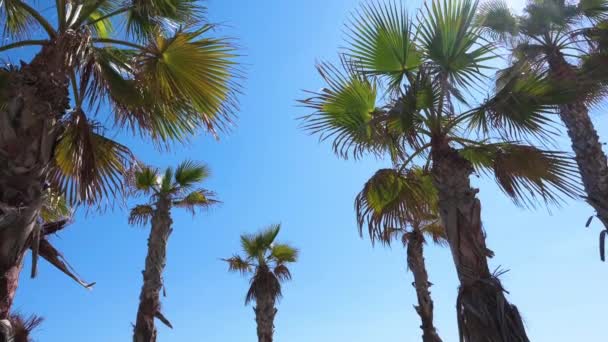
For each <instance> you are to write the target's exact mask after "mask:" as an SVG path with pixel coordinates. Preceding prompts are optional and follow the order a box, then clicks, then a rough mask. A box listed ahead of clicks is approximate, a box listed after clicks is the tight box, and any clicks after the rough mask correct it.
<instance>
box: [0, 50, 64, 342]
mask: <svg viewBox="0 0 608 342" xmlns="http://www.w3.org/2000/svg"><path fill="white" fill-rule="evenodd" d="M62 56H63V54H62V53H61V49H59V48H57V47H56V46H46V47H44V48H43V49H42V50H41V52H40V53H39V54H38V55H37V56H36V57H35V58H34V60H33V61H32V63H30V64H22V66H21V68H20V69H18V70H17V69H11V70H8V71H6V70H5V71H3V72H2V73H3V75H2V76H3V78H4V79H5V80H6V83H5V87H3V88H2V89H0V98H2V99H3V102H4V103H3V104H4V105H3V106H2V107H0V320H7V319H8V316H9V312H10V309H11V305H12V303H13V298H14V295H15V291H16V289H17V284H18V280H19V272H20V270H21V262H22V260H23V256H24V254H25V252H26V251H27V249H28V245H27V244H28V241H29V240H30V238H31V235H32V232H33V231H34V229H35V227H36V224H37V219H38V216H39V213H40V208H41V205H42V196H43V191H44V186H45V185H44V184H45V182H46V181H47V179H46V177H47V173H48V166H49V164H50V163H51V159H52V157H53V148H54V146H55V143H56V141H57V137H58V136H59V133H60V132H59V129H58V119H59V118H60V117H61V116H63V115H64V114H65V112H66V109H67V108H68V107H69V98H68V90H67V78H66V77H65V74H64V73H63V71H62V70H63V69H64V64H65V63H64V60H63V58H62ZM0 335H2V334H0ZM1 338H8V337H7V336H0V340H1Z"/></svg>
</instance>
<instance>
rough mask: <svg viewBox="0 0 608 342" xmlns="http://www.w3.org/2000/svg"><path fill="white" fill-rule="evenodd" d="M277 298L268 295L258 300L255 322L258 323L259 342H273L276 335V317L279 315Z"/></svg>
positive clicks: (255, 308) (254, 309) (255, 309)
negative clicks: (276, 306) (276, 304)
mask: <svg viewBox="0 0 608 342" xmlns="http://www.w3.org/2000/svg"><path fill="white" fill-rule="evenodd" d="M274 305H275V298H274V296H273V295H272V294H270V293H267V294H263V295H261V296H259V298H256V306H255V307H254V308H253V311H254V312H255V321H256V323H257V333H258V342H272V337H273V334H274V317H275V315H276V314H277V309H276V308H275V306H274Z"/></svg>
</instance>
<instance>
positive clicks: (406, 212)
mask: <svg viewBox="0 0 608 342" xmlns="http://www.w3.org/2000/svg"><path fill="white" fill-rule="evenodd" d="M411 184H416V185H417V186H416V188H415V189H413V188H412V187H411V186H410V185H411ZM414 201H415V202H417V203H416V205H413V206H412V205H410V203H412V202H414ZM355 208H356V212H357V221H358V223H359V233H360V234H363V226H364V225H367V228H368V231H369V236H370V239H371V241H372V244H373V243H374V242H375V241H376V240H379V241H380V242H382V243H383V244H386V245H390V244H391V242H392V241H393V240H394V239H399V240H401V242H402V243H403V246H405V247H407V267H408V269H410V270H411V271H412V273H413V275H414V287H415V288H416V295H417V297H418V306H415V309H416V312H417V313H418V315H419V316H420V319H421V320H422V325H421V328H422V333H423V334H422V341H424V342H441V338H440V337H439V334H438V333H437V329H436V328H435V325H434V324H433V300H432V299H431V292H430V290H429V289H430V287H431V283H430V281H429V276H428V273H427V270H426V265H425V262H424V252H423V244H424V243H425V241H426V240H427V238H428V239H431V240H432V241H434V242H435V243H437V244H439V245H446V243H447V242H446V240H445V230H444V229H443V226H442V225H441V219H440V218H439V214H438V212H437V210H438V208H437V190H435V186H434V185H433V180H432V178H431V176H430V174H429V173H428V172H426V171H424V170H423V169H420V168H414V169H411V170H400V169H382V170H379V171H378V172H376V173H375V174H374V175H373V176H372V178H370V179H369V180H368V181H367V183H365V186H364V187H363V190H361V192H359V194H358V195H357V198H356V200H355Z"/></svg>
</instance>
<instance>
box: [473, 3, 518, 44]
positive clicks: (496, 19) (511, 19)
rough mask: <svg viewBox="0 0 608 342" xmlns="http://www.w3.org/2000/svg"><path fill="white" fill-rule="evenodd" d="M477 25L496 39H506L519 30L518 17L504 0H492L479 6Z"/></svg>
mask: <svg viewBox="0 0 608 342" xmlns="http://www.w3.org/2000/svg"><path fill="white" fill-rule="evenodd" d="M476 25H478V26H480V27H482V29H483V33H484V34H486V35H488V36H489V37H490V38H492V39H494V40H503V41H506V40H508V39H509V38H511V37H514V36H516V35H517V34H518V31H519V23H518V20H517V17H516V16H515V15H514V14H513V13H512V12H511V9H510V8H509V5H508V3H507V2H506V1H504V0H490V1H486V2H484V3H483V4H482V5H481V6H479V11H478V13H477V22H476Z"/></svg>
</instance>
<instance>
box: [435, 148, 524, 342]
mask: <svg viewBox="0 0 608 342" xmlns="http://www.w3.org/2000/svg"><path fill="white" fill-rule="evenodd" d="M432 158H433V170H432V171H433V176H434V181H435V186H436V187H437V190H438V193H439V210H440V214H441V218H442V221H443V224H444V227H445V229H446V235H447V240H448V243H449V245H450V249H451V252H452V257H453V259H454V264H455V265H456V271H457V273H458V278H459V280H460V289H459V294H458V300H457V304H456V308H457V315H458V325H459V330H460V340H461V341H466V342H490V341H492V342H524V341H525V342H528V341H529V339H528V337H527V335H526V331H525V328H524V324H523V321H522V319H521V316H520V315H519V312H518V310H517V308H516V307H515V306H514V305H512V304H510V303H509V302H508V301H507V299H506V297H505V293H504V292H505V290H504V289H503V287H502V285H501V283H500V281H499V280H498V278H497V277H496V276H495V275H493V274H492V273H490V269H489V267H488V260H487V258H488V257H492V256H493V253H492V251H490V250H489V249H488V248H487V247H486V241H485V233H484V231H483V229H482V225H481V205H480V202H479V200H478V199H477V198H476V194H477V192H478V190H477V189H473V188H472V187H471V185H470V182H469V177H470V175H471V174H472V172H473V168H472V167H471V165H470V163H469V162H468V161H467V160H465V159H464V158H462V157H461V156H460V155H459V154H458V151H456V150H454V149H453V148H451V147H450V146H448V145H447V143H444V144H437V145H434V146H433V151H432Z"/></svg>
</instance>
